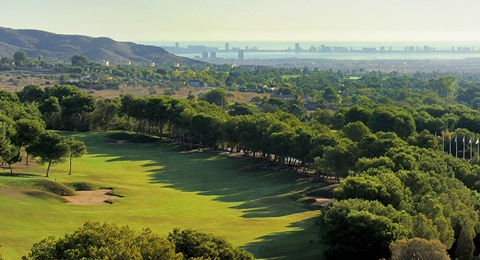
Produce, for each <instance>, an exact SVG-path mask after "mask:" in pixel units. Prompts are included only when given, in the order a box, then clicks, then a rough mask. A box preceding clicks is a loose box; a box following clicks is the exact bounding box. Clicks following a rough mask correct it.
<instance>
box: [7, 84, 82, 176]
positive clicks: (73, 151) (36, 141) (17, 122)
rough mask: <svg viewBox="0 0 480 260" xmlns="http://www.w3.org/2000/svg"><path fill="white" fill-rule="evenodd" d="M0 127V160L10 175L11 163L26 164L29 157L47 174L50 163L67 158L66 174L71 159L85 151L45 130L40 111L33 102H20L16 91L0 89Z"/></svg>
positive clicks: (73, 140) (73, 142)
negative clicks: (35, 159)
mask: <svg viewBox="0 0 480 260" xmlns="http://www.w3.org/2000/svg"><path fill="white" fill-rule="evenodd" d="M0 126H1V127H0V162H1V163H2V165H3V167H4V169H6V167H8V168H9V169H10V173H11V174H13V168H12V164H14V163H17V162H20V161H21V160H22V159H25V163H26V164H28V160H29V157H30V156H33V157H37V158H39V162H40V163H41V164H47V171H46V176H47V177H48V174H49V171H50V166H51V165H53V164H56V163H60V162H64V161H65V160H66V159H67V158H68V159H69V161H70V169H69V173H68V174H71V173H72V159H73V158H77V157H80V156H82V155H83V154H85V153H86V146H85V144H84V143H83V142H81V141H79V140H76V139H74V138H65V137H63V136H61V135H59V134H58V133H56V132H53V131H50V130H46V128H45V127H46V125H45V122H44V120H43V119H42V116H41V112H40V110H39V109H38V108H37V106H36V105H35V104H34V103H21V102H20V100H19V98H18V97H17V95H16V94H14V93H10V92H7V91H3V90H2V91H0Z"/></svg>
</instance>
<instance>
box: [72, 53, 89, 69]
mask: <svg viewBox="0 0 480 260" xmlns="http://www.w3.org/2000/svg"><path fill="white" fill-rule="evenodd" d="M88 62H89V61H88V58H87V57H86V56H83V55H74V56H73V57H72V66H79V67H86V66H87V65H88Z"/></svg>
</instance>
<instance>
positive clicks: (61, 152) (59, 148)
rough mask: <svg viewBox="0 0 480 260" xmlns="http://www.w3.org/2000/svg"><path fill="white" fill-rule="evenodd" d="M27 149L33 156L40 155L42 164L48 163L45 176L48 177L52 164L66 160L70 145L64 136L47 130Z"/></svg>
mask: <svg viewBox="0 0 480 260" xmlns="http://www.w3.org/2000/svg"><path fill="white" fill-rule="evenodd" d="M27 151H28V152H29V153H30V154H32V155H33V156H36V157H39V159H40V160H39V161H40V163H41V164H45V163H47V165H48V166H47V173H46V174H45V177H48V173H49V171H50V166H51V165H52V164H56V163H61V162H64V161H65V157H66V156H67V155H68V153H69V147H68V144H67V143H66V142H65V138H64V137H62V136H60V135H59V134H57V133H55V132H52V131H46V132H43V133H42V134H40V135H39V136H38V139H37V140H35V142H34V143H33V144H31V145H30V146H29V147H28V148H27Z"/></svg>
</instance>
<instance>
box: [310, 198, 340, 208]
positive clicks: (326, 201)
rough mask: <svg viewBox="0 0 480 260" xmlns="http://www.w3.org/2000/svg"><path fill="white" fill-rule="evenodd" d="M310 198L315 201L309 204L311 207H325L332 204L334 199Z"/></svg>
mask: <svg viewBox="0 0 480 260" xmlns="http://www.w3.org/2000/svg"><path fill="white" fill-rule="evenodd" d="M312 198H313V199H315V202H313V203H312V204H310V205H313V206H327V205H328V204H330V203H332V201H334V199H331V198H323V197H312Z"/></svg>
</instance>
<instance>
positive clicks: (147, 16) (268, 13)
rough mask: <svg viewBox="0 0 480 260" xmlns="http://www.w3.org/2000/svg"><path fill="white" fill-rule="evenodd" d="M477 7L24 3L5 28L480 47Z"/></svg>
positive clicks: (371, 2)
mask: <svg viewBox="0 0 480 260" xmlns="http://www.w3.org/2000/svg"><path fill="white" fill-rule="evenodd" d="M478 7H480V4H479V3H477V2H476V1H472V0H457V1H445V2H440V1H433V0H423V1H416V0H403V1H393V0H384V1H377V0H363V1H358V0H336V1H318V0H242V1H238V0H237V1H223V0H203V1H193V0H164V1H163V0H162V1H154V0H139V1H127V0H116V1H113V0H102V1H94V0H84V1H64V0H43V1H28V0H16V1H6V2H5V3H2V10H3V11H4V12H2V16H1V17H0V26H3V27H9V28H14V29H39V30H46V31H50V32H54V33H59V34H81V35H88V36H93V37H100V36H105V37H110V38H113V39H115V40H120V41H225V42H227V41H293V42H302V41H324V42H328V41H377V42H378V41H382V42H392V41H404V42H405V41H412V42H445V41H448V42H480V27H479V26H478V24H480V16H479V15H478V11H477V10H478V9H479V8H478Z"/></svg>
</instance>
